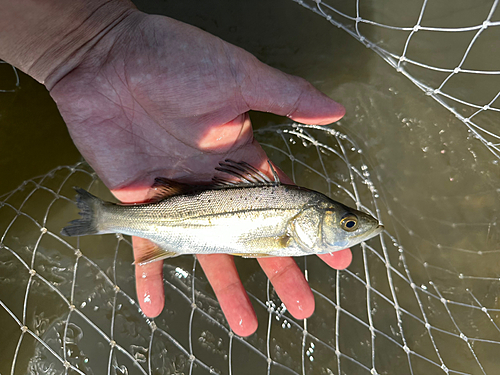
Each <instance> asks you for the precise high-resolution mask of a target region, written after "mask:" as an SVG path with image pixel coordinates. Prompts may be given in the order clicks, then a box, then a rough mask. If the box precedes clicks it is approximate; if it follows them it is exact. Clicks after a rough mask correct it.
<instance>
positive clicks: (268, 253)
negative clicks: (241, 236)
mask: <svg viewBox="0 0 500 375" xmlns="http://www.w3.org/2000/svg"><path fill="white" fill-rule="evenodd" d="M291 240H292V238H291V237H290V236H289V235H287V234H284V235H282V236H278V237H260V238H254V239H252V240H249V241H245V247H246V248H249V249H255V250H256V251H255V253H250V252H249V253H236V254H233V255H237V256H241V257H243V258H263V257H273V256H278V255H279V251H280V250H282V249H285V248H287V247H288V246H289V245H290V241H291ZM259 250H261V251H262V252H259Z"/></svg>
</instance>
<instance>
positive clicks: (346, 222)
mask: <svg viewBox="0 0 500 375" xmlns="http://www.w3.org/2000/svg"><path fill="white" fill-rule="evenodd" d="M340 226H341V227H342V229H343V230H345V231H347V232H354V231H355V230H356V229H358V218H357V217H356V216H355V215H353V214H349V215H346V216H344V217H343V218H342V220H340Z"/></svg>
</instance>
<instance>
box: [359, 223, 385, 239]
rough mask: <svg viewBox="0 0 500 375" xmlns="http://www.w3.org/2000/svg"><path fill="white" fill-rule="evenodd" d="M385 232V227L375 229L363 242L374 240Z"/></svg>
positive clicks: (380, 226) (379, 226)
mask: <svg viewBox="0 0 500 375" xmlns="http://www.w3.org/2000/svg"><path fill="white" fill-rule="evenodd" d="M384 230H385V228H384V226H383V225H378V226H377V227H376V228H375V229H373V230H372V231H371V232H369V233H367V234H366V236H365V238H363V240H362V241H368V240H369V239H370V238H373V237H375V236H377V235H379V234H380V233H382V232H383V231H384Z"/></svg>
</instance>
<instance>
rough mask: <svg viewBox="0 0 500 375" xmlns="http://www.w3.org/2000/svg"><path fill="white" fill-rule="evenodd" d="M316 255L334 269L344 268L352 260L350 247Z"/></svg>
mask: <svg viewBox="0 0 500 375" xmlns="http://www.w3.org/2000/svg"><path fill="white" fill-rule="evenodd" d="M318 256H319V257H320V258H321V260H322V261H323V262H325V263H326V264H328V265H329V266H330V267H332V268H335V269H336V270H343V269H346V268H347V267H349V265H350V264H351V262H352V251H351V249H344V250H340V251H335V252H333V253H327V254H319V255H318Z"/></svg>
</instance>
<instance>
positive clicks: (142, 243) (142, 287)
mask: <svg viewBox="0 0 500 375" xmlns="http://www.w3.org/2000/svg"><path fill="white" fill-rule="evenodd" d="M132 244H133V248H134V256H135V259H138V258H140V257H141V254H142V253H141V251H143V250H144V249H145V248H147V247H148V246H150V244H151V243H150V241H148V240H145V239H143V238H138V237H132ZM135 285H136V293H137V300H138V302H139V306H140V307H141V310H142V312H143V313H144V315H146V316H147V317H149V318H155V317H157V316H158V315H160V313H161V312H162V310H163V307H164V306H165V292H164V290H163V261H157V262H152V263H147V264H143V265H141V264H136V265H135Z"/></svg>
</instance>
